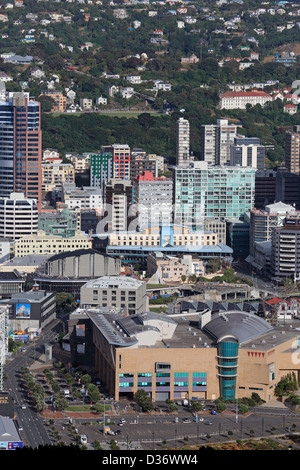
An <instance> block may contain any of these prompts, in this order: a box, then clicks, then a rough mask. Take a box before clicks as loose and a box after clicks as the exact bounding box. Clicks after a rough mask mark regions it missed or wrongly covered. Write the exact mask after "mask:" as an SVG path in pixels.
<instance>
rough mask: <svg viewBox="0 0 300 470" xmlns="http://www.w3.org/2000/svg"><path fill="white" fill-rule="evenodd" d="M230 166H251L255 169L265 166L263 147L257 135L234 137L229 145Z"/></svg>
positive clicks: (262, 168)
mask: <svg viewBox="0 0 300 470" xmlns="http://www.w3.org/2000/svg"><path fill="white" fill-rule="evenodd" d="M230 165H231V166H236V165H239V166H251V167H252V168H257V170H264V168H265V147H264V145H261V144H260V139H259V138H257V137H235V138H234V141H233V144H231V145H230Z"/></svg>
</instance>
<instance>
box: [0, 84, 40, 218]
mask: <svg viewBox="0 0 300 470" xmlns="http://www.w3.org/2000/svg"><path fill="white" fill-rule="evenodd" d="M41 161H42V135H41V120H40V103H38V102H35V101H31V100H30V99H29V93H14V92H11V93H6V92H5V91H4V90H1V93H0V197H9V196H10V194H11V193H12V192H22V193H23V194H24V195H25V197H28V198H33V199H36V200H37V205H38V209H40V208H41Z"/></svg>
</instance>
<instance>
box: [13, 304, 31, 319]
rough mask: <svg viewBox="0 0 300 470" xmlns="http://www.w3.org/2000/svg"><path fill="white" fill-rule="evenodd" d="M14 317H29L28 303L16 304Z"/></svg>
mask: <svg viewBox="0 0 300 470" xmlns="http://www.w3.org/2000/svg"><path fill="white" fill-rule="evenodd" d="M16 317H17V318H30V304H23V303H19V304H16Z"/></svg>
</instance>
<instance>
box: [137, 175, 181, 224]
mask: <svg viewBox="0 0 300 470" xmlns="http://www.w3.org/2000/svg"><path fill="white" fill-rule="evenodd" d="M133 189H134V192H133V195H134V203H135V205H136V210H137V213H138V226H139V227H140V228H141V229H142V228H146V227H149V226H156V225H170V224H171V222H172V193H173V181H172V179H168V178H166V177H158V178H154V176H153V175H152V173H150V172H149V171H148V172H147V171H146V172H145V173H144V174H143V175H140V176H138V177H137V178H136V179H135V181H134V183H133Z"/></svg>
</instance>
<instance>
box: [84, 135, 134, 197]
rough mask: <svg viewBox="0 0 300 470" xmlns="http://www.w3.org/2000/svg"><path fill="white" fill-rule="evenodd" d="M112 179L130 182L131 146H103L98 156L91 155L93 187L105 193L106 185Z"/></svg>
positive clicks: (91, 180) (91, 182)
mask: <svg viewBox="0 0 300 470" xmlns="http://www.w3.org/2000/svg"><path fill="white" fill-rule="evenodd" d="M111 178H113V179H121V180H130V147H129V145H127V144H124V145H121V144H113V145H103V146H102V147H101V149H100V152H99V154H98V155H91V166H90V184H91V186H97V187H98V188H100V189H101V190H102V191H104V184H105V183H106V182H107V181H109V180H110V179H111Z"/></svg>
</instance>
